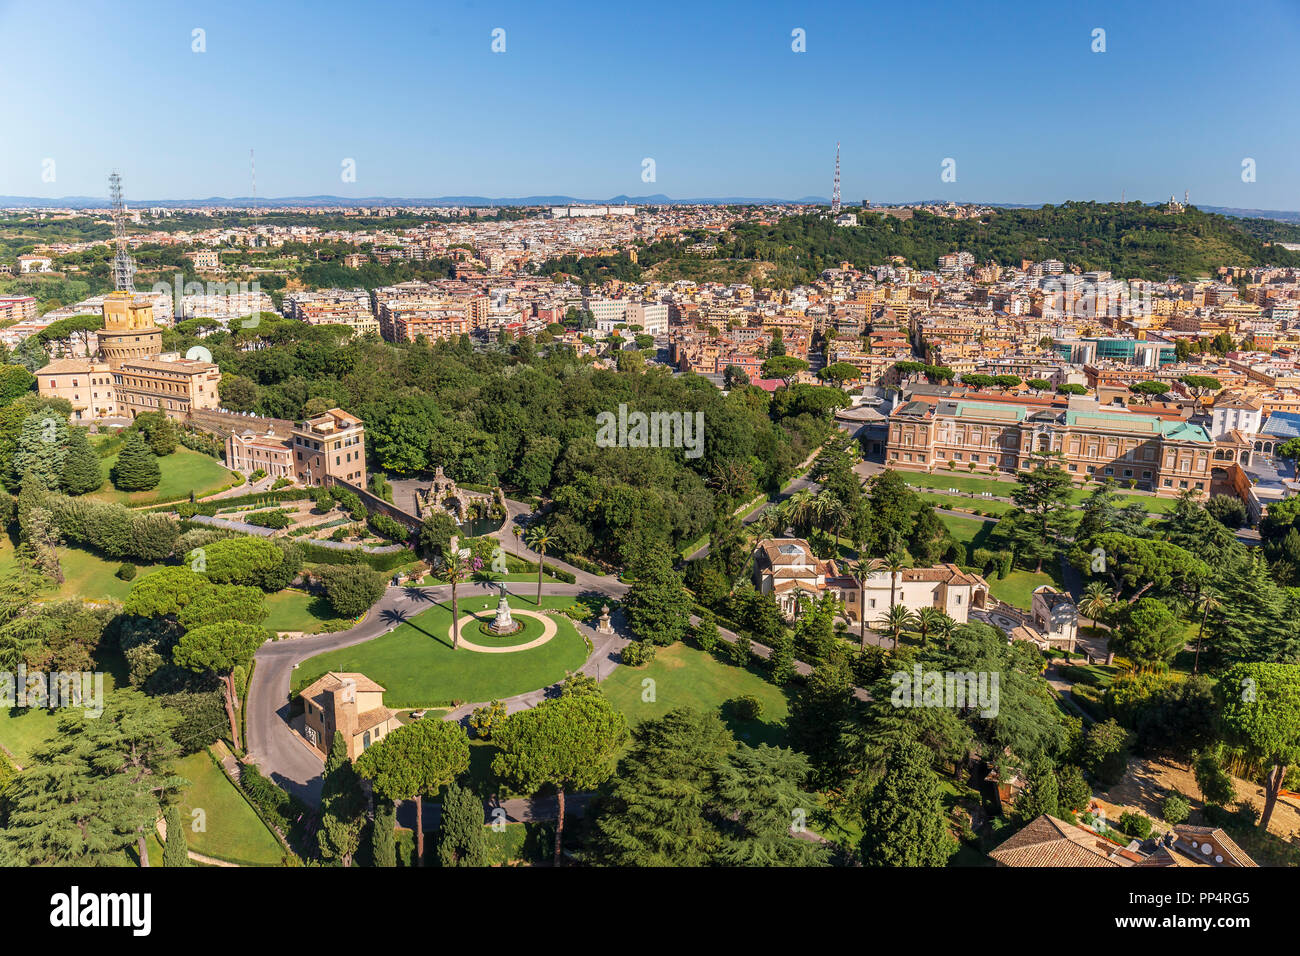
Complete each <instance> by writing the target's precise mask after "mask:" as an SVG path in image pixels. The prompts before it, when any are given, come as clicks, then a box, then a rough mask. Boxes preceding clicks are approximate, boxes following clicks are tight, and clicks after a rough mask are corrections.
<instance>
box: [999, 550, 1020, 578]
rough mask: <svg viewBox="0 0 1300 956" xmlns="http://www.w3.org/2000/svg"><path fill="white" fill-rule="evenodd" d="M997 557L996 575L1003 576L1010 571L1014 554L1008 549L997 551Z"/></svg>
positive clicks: (1014, 558)
mask: <svg viewBox="0 0 1300 956" xmlns="http://www.w3.org/2000/svg"><path fill="white" fill-rule="evenodd" d="M997 558H998V577H1000V578H1005V577H1006V576H1007V575H1008V574H1010V573H1011V566H1012V564H1014V563H1015V560H1016V556H1015V555H1014V554H1012V553H1011V552H1010V551H999V552H998V554H997Z"/></svg>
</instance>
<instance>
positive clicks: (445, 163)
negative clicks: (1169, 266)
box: [0, 2, 1300, 211]
mask: <svg viewBox="0 0 1300 956" xmlns="http://www.w3.org/2000/svg"><path fill="white" fill-rule="evenodd" d="M141 6H142V7H144V8H147V13H143V14H141V15H138V16H135V17H132V18H131V19H130V21H125V20H121V21H119V20H116V19H114V18H112V17H110V16H108V15H107V14H106V11H105V10H104V9H103V8H100V7H97V6H96V5H94V4H72V5H70V6H69V8H68V9H69V11H74V10H75V11H77V12H78V14H79V15H69V16H66V17H64V18H60V20H59V22H58V23H57V24H56V23H54V22H51V21H50V20H49V18H45V19H42V18H41V16H40V15H39V14H37V13H36V12H35V11H34V10H29V9H25V8H22V7H19V6H17V5H9V6H6V7H3V8H0V28H3V29H4V30H5V32H6V33H8V34H10V35H23V36H27V37H29V38H31V40H32V42H30V43H28V44H25V45H24V47H23V48H21V49H17V50H14V51H13V52H12V55H11V58H10V59H9V60H8V61H7V63H6V65H5V66H3V67H0V76H3V77H5V78H7V79H11V80H15V81H16V79H17V78H19V77H30V76H38V77H41V78H42V84H41V86H40V88H39V91H36V92H37V95H32V96H23V97H18V98H17V99H16V101H15V103H14V107H13V114H14V115H13V116H12V119H11V124H10V127H11V129H12V130H13V131H14V132H15V134H16V135H15V140H14V144H13V148H11V149H9V150H7V151H6V152H5V155H4V156H3V157H0V194H3V195H7V196H17V197H33V198H43V199H47V200H57V199H60V198H65V197H76V196H88V197H93V196H97V195H99V194H100V193H101V192H104V191H105V188H104V185H103V184H104V183H105V182H106V176H107V171H108V170H109V169H110V168H118V169H120V170H121V171H122V172H123V175H124V179H125V181H126V184H127V198H128V202H131V201H137V202H138V201H146V200H148V199H177V200H181V199H194V200H201V199H204V198H214V197H231V198H240V197H248V196H249V195H250V193H251V192H252V176H251V172H252V171H251V169H250V162H249V160H250V157H249V151H250V149H252V150H256V159H257V192H256V194H257V196H259V197H277V198H288V197H303V196H338V197H340V198H342V199H348V200H353V201H356V200H360V199H363V198H367V197H392V198H398V197H406V198H418V197H454V196H477V197H485V198H488V197H490V198H499V199H509V198H512V197H529V196H546V195H557V196H566V197H572V198H575V199H592V200H599V199H601V198H602V197H610V198H615V197H620V196H627V197H645V196H655V195H667V196H671V197H673V198H674V199H675V200H676V201H683V200H686V199H690V198H695V197H718V198H728V197H737V198H745V197H754V198H771V199H780V200H786V201H795V200H798V199H807V198H810V197H820V198H824V197H826V196H827V195H828V194H829V191H830V186H831V176H832V172H833V160H834V156H833V153H834V149H835V143H836V142H837V141H841V142H842V143H843V160H842V163H843V196H844V201H845V204H846V205H850V206H852V205H857V204H859V203H860V202H861V200H862V199H864V198H866V199H870V200H872V201H873V202H879V203H900V202H919V201H933V200H938V201H946V200H952V201H956V202H983V203H989V204H1041V203H1060V202H1063V201H1067V200H1071V199H1074V200H1097V201H1115V200H1117V199H1118V198H1119V197H1120V196H1121V195H1122V194H1123V195H1127V196H1128V197H1131V198H1134V199H1139V198H1140V199H1142V200H1144V201H1158V200H1160V199H1163V198H1165V197H1167V196H1168V195H1169V194H1170V193H1174V194H1176V195H1177V196H1179V197H1180V198H1181V195H1182V191H1183V190H1184V189H1186V190H1189V191H1190V193H1191V196H1192V201H1193V203H1198V204H1199V203H1204V204H1205V205H1213V206H1220V207H1231V208H1244V209H1258V210H1283V211H1286V210H1294V209H1297V208H1300V192H1298V191H1297V189H1296V187H1295V183H1296V182H1297V179H1298V178H1300V165H1298V161H1297V159H1296V156H1297V155H1300V148H1298V147H1300V131H1297V129H1295V128H1294V124H1291V125H1288V124H1285V123H1270V122H1268V117H1269V115H1270V110H1271V111H1273V112H1275V113H1278V115H1284V114H1283V113H1281V111H1284V110H1285V109H1286V106H1287V103H1286V95H1287V90H1288V89H1289V88H1291V87H1292V86H1293V82H1291V81H1293V76H1292V75H1291V74H1293V73H1294V68H1291V69H1290V70H1288V68H1287V65H1286V64H1285V63H1284V62H1283V61H1282V59H1281V58H1277V57H1267V56H1259V55H1258V42H1259V38H1260V37H1269V38H1271V39H1272V40H1274V41H1276V42H1277V43H1278V48H1280V49H1281V48H1285V47H1286V40H1287V38H1288V37H1291V38H1300V15H1297V13H1296V11H1295V10H1294V8H1289V7H1287V6H1286V5H1285V4H1283V3H1280V2H1278V3H1266V4H1263V5H1262V6H1261V8H1260V9H1259V11H1258V13H1257V15H1256V16H1254V17H1252V18H1251V19H1250V20H1248V21H1242V20H1239V21H1236V22H1221V21H1219V20H1218V19H1215V18H1214V9H1213V7H1212V5H1210V4H1208V3H1193V4H1183V5H1178V6H1174V5H1172V4H1168V3H1158V4H1152V5H1150V7H1149V8H1148V9H1144V10H1141V11H1137V12H1133V11H1128V10H1125V9H1123V8H1122V7H1121V6H1120V5H1118V4H1112V3H1104V4H1098V5H1096V6H1094V7H1093V8H1091V9H1089V10H1087V11H1080V12H1076V11H1062V12H1060V13H1059V14H1052V15H1046V16H1043V15H1038V16H1035V17H1033V18H1023V17H1022V18H1017V17H1016V16H1015V8H1014V5H1011V4H1005V3H1004V4H997V5H994V6H993V7H992V8H991V10H989V11H986V12H984V13H977V14H972V13H966V12H962V11H959V10H958V9H957V6H956V5H955V4H950V3H946V2H937V3H932V4H930V5H929V7H928V10H929V12H930V13H931V16H930V17H928V18H927V17H924V16H922V17H916V16H915V15H914V14H913V13H912V12H907V13H904V12H901V11H889V10H867V11H862V10H857V9H852V8H847V7H845V8H842V9H839V10H824V11H818V12H817V13H815V14H812V13H805V12H801V11H798V10H790V9H781V8H780V7H779V6H778V5H776V4H760V5H758V6H756V7H752V8H751V7H746V10H747V11H748V12H747V15H746V16H745V17H744V18H743V19H742V18H738V17H734V16H729V15H728V14H727V13H726V12H725V11H721V10H720V11H717V12H714V13H710V14H709V15H708V16H707V18H705V19H699V18H698V17H697V18H696V19H691V16H690V15H688V13H687V12H686V10H685V8H684V7H682V6H678V5H672V4H669V5H666V6H664V5H661V6H657V7H655V8H653V9H651V10H644V11H638V10H632V11H619V12H618V13H617V14H615V15H610V16H606V17H604V18H602V19H601V20H600V21H598V22H597V21H596V20H595V18H593V17H592V16H591V14H590V12H589V11H586V12H584V11H583V10H582V9H581V8H580V7H577V6H572V7H561V8H555V9H554V10H553V11H552V10H549V9H548V11H547V13H546V14H541V13H538V12H534V11H530V10H528V9H527V8H526V7H523V6H518V5H510V4H504V5H499V6H495V7H492V8H490V9H486V8H481V7H480V5H477V4H465V5H463V6H458V7H456V8H455V9H452V10H442V11H436V12H426V11H422V10H421V9H419V8H417V7H415V6H413V5H409V4H400V3H399V4H391V5H389V6H388V7H386V8H382V9H381V10H380V11H378V12H377V13H376V14H374V15H371V16H369V17H368V18H366V19H364V20H361V19H357V18H356V17H355V15H354V14H352V12H351V10H350V8H348V7H346V6H344V5H339V4H325V5H322V6H321V7H319V8H318V9H319V10H320V11H321V12H320V14H319V15H313V16H312V17H310V18H300V17H299V16H298V15H297V14H296V13H294V12H292V11H287V10H286V11H281V10H273V11H256V12H254V11H252V10H251V9H250V8H249V7H247V6H246V5H243V4H233V5H229V6H226V7H220V8H218V7H215V6H214V7H210V8H207V9H206V10H205V9H204V8H201V7H200V8H198V9H197V10H189V11H186V12H184V13H181V12H178V11H174V10H170V9H168V8H166V7H163V6H161V5H157V4H143V5H141ZM1175 12H1176V13H1177V16H1175V15H1174V14H1175ZM385 13H386V14H387V16H385ZM69 23H71V24H74V26H73V27H72V28H69V26H68V24H69ZM397 23H400V24H402V25H403V29H402V30H400V31H397V30H394V29H393V25H394V24H397ZM683 24H687V26H683ZM342 27H346V29H342ZM56 28H57V30H58V32H57V34H55V33H53V32H52V31H54V30H55V29H56ZM498 29H500V30H504V31H505V32H504V34H502V35H496V34H494V31H495V30H498ZM1098 29H1100V30H1104V31H1105V34H1104V43H1105V50H1104V52H1093V48H1094V47H1096V46H1097V45H1098V38H1097V36H1096V34H1095V31H1096V30H1098ZM796 30H802V31H803V34H802V37H800V36H798V35H795V33H794V31H796ZM195 31H202V32H201V33H195ZM494 43H495V44H497V45H498V46H500V45H502V44H503V45H504V52H500V53H494V52H493V45H494ZM801 43H802V45H803V46H804V48H805V52H795V50H794V47H797V46H799V45H800V44H801ZM1198 44H1200V45H1203V46H1204V48H1205V50H1206V51H1208V52H1209V53H1210V54H1212V55H1213V57H1214V58H1215V60H1216V63H1217V66H1216V69H1215V70H1203V69H1199V68H1198V67H1197V65H1196V64H1197V63H1198V62H1201V60H1202V59H1203V55H1197V54H1196V51H1197V50H1198V49H1200V47H1199V46H1198ZM133 48H134V49H135V50H138V51H141V53H140V55H138V56H132V57H130V58H114V57H112V56H107V57H106V56H105V55H104V53H105V51H106V50H107V51H113V50H115V49H122V50H131V49H133ZM196 48H201V50H197V49H196ZM51 49H56V50H60V51H61V53H60V58H59V61H60V63H61V64H63V66H62V67H61V69H60V70H59V71H55V72H52V71H50V69H49V64H48V60H47V54H48V51H49V50H51ZM366 50H374V51H380V52H382V53H383V57H382V60H383V62H385V63H388V64H390V66H389V67H388V68H386V69H385V70H384V71H383V72H376V71H374V70H369V71H363V70H361V68H360V64H362V63H363V62H365V60H364V57H363V53H364V52H365V51H366ZM345 58H346V62H353V63H355V64H357V66H356V68H352V67H344V66H341V65H340V64H341V63H343V62H345ZM69 64H70V66H69ZM404 66H405V67H408V68H409V69H408V70H403V69H402V67H404ZM1225 74H1227V75H1232V76H1234V77H1236V82H1234V83H1233V84H1230V85H1225V84H1223V83H1222V82H1221V80H1220V79H1219V78H1220V77H1222V76H1223V75H1225ZM159 76H166V83H161V82H159V80H158V77H159ZM973 76H978V78H979V79H978V81H972V79H971V77H973ZM1030 77H1032V81H1031V80H1030V79H1029V78H1030ZM106 83H107V84H109V85H105V84H106ZM11 85H14V86H16V87H17V86H18V84H17V83H16V82H14V83H11ZM1197 113H1199V114H1202V119H1201V120H1198V121H1195V122H1193V121H1191V118H1192V117H1194V116H1195V115H1196V114H1197ZM1206 122H1212V124H1213V128H1214V129H1215V134H1214V136H1213V137H1212V138H1211V139H1210V140H1207V139H1206V137H1205V135H1204V132H1203V130H1204V127H1205V123H1206ZM507 130H508V131H509V133H510V136H509V137H506V135H505V133H504V131H507ZM177 155H180V156H183V157H184V161H183V162H181V163H177V162H175V161H174V160H173V157H175V156H177ZM1247 159H1251V160H1254V172H1255V179H1254V181H1253V182H1250V181H1245V180H1243V167H1242V164H1243V162H1244V161H1245V160H1247ZM646 160H653V167H652V168H653V179H646V178H643V177H645V176H646V174H647V169H648V168H650V167H647V166H646V162H645V161H646ZM945 160H953V161H954V162H953V164H952V165H951V168H952V171H953V172H954V173H955V179H952V178H950V179H948V180H945V179H944V178H942V174H943V172H944V169H945V166H944V161H945ZM350 172H351V173H355V176H354V178H351V179H349V178H348V175H349V173H350Z"/></svg>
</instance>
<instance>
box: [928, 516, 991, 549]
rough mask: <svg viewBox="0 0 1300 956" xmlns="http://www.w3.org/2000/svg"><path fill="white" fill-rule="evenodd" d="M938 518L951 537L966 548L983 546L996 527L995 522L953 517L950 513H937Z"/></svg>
mask: <svg viewBox="0 0 1300 956" xmlns="http://www.w3.org/2000/svg"><path fill="white" fill-rule="evenodd" d="M939 520H940V521H941V522H943V526H944V527H945V528H947V529H948V533H949V534H951V535H952V539H953V540H954V541H956V542H957V543H958V544H959V545H962V546H963V547H965V548H966V549H967V552H968V553H969V552H970V550H972V549H973V548H982V547H985V542H987V541H988V537H989V535H990V534H992V533H993V529H994V528H996V527H997V523H996V522H993V521H987V520H985V519H982V518H954V517H953V516H951V515H939Z"/></svg>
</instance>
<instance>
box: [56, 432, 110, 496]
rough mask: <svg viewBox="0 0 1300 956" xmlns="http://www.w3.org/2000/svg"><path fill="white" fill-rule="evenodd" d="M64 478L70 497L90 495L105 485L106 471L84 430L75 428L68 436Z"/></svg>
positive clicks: (64, 484) (65, 489) (64, 488)
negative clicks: (101, 465)
mask: <svg viewBox="0 0 1300 956" xmlns="http://www.w3.org/2000/svg"><path fill="white" fill-rule="evenodd" d="M62 477H63V482H62V483H63V490H64V491H66V492H67V493H68V494H70V495H85V494H89V493H90V492H92V491H98V490H99V489H100V487H101V486H102V485H103V484H104V470H103V468H101V467H100V464H99V456H98V455H96V454H95V449H94V448H92V447H91V445H90V439H89V438H87V437H86V430H85V429H84V428H74V429H72V431H71V432H70V433H69V435H68V449H67V454H66V455H65V456H64V459H63V476H62Z"/></svg>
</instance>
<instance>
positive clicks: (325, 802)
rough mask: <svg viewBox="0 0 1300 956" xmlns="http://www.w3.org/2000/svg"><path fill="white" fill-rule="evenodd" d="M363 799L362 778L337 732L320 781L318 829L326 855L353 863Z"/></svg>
mask: <svg viewBox="0 0 1300 956" xmlns="http://www.w3.org/2000/svg"><path fill="white" fill-rule="evenodd" d="M361 801H362V796H361V779H360V777H358V776H357V772H356V770H354V769H353V767H352V761H351V760H349V759H348V751H347V742H346V741H345V740H344V739H343V734H341V733H338V732H336V733H335V734H334V739H333V741H332V742H331V743H330V753H329V758H328V759H327V760H326V761H325V773H324V775H323V777H322V781H321V802H320V807H321V817H320V830H318V831H317V833H316V837H317V840H318V841H319V844H320V852H321V856H322V857H324V858H325V859H327V860H338V861H339V862H340V863H341V864H342V865H343V866H351V865H352V855H353V854H354V853H356V851H357V846H358V844H359V843H360V842H361V828H362V826H363V824H364V823H365V819H364V817H363V815H362V812H361V811H362V802H361Z"/></svg>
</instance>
